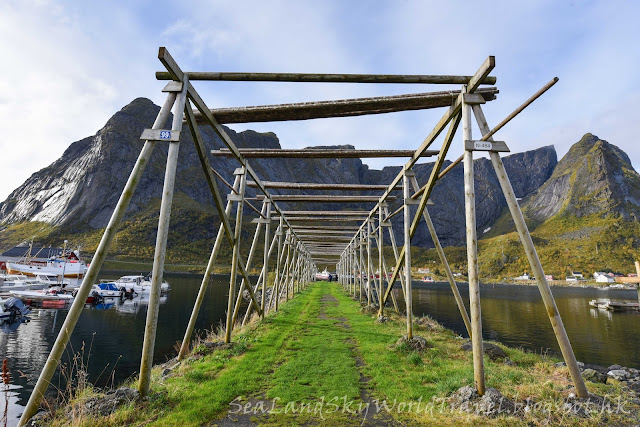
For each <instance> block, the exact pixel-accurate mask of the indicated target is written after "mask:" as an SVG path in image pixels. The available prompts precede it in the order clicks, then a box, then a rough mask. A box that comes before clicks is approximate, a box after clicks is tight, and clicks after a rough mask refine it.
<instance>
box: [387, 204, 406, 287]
mask: <svg viewBox="0 0 640 427" xmlns="http://www.w3.org/2000/svg"><path fill="white" fill-rule="evenodd" d="M403 209H404V206H403ZM384 213H385V216H387V217H388V216H389V208H388V207H385V208H384ZM389 240H391V248H392V249H393V256H394V259H395V260H396V264H398V258H400V255H399V254H398V244H397V243H396V236H395V235H394V234H393V225H391V221H389ZM403 271H404V269H403ZM398 277H399V278H400V289H401V290H402V297H403V298H406V295H405V292H404V290H405V288H406V286H405V283H404V277H403V276H402V274H398ZM387 280H388V279H387ZM389 286H393V284H391V283H390V284H389ZM392 294H393V292H392ZM394 299H395V297H394Z"/></svg>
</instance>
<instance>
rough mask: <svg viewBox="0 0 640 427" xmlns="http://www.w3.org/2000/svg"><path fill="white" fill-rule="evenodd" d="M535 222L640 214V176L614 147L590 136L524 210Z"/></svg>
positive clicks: (628, 216)
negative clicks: (563, 216)
mask: <svg viewBox="0 0 640 427" xmlns="http://www.w3.org/2000/svg"><path fill="white" fill-rule="evenodd" d="M524 211H525V213H526V215H527V216H528V217H529V218H531V219H533V220H534V221H536V222H542V221H546V220H548V219H550V218H552V217H554V216H555V215H565V216H575V217H583V216H587V215H592V214H602V215H606V214H612V213H614V214H618V215H620V216H621V217H622V218H624V219H630V218H632V217H637V216H638V214H640V175H638V173H637V172H636V171H635V170H634V169H633V167H632V166H631V161H630V160H629V157H628V156H627V155H626V153H624V152H623V151H622V150H620V149H619V148H618V147H616V146H615V145H613V144H610V143H608V142H607V141H604V140H601V139H600V138H598V137H597V136H595V135H592V134H590V133H587V134H586V135H584V136H583V137H582V139H581V140H580V141H578V142H577V143H575V144H574V145H573V146H572V147H571V149H570V150H569V152H568V153H567V154H566V155H565V156H564V157H563V158H562V160H561V161H560V162H559V163H558V165H557V166H556V168H555V170H554V171H553V174H552V175H551V177H550V178H549V179H548V180H547V181H546V182H545V183H544V184H543V185H542V186H541V187H540V189H539V190H538V191H537V192H536V194H535V195H534V196H533V197H531V198H530V199H529V200H528V201H527V202H526V204H525V206H524Z"/></svg>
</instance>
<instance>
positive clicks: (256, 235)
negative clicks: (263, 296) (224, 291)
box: [231, 199, 268, 325]
mask: <svg viewBox="0 0 640 427" xmlns="http://www.w3.org/2000/svg"><path fill="white" fill-rule="evenodd" d="M267 200H268V199H264V201H263V202H262V210H261V211H260V215H264V214H265V212H266V201H267ZM259 219H262V217H260V218H259ZM261 231H262V221H258V225H257V226H256V231H255V233H254V235H253V240H252V241H251V248H250V249H249V256H248V257H247V265H246V267H245V268H246V269H247V270H249V269H250V268H251V265H252V264H253V255H254V254H255V251H256V247H257V246H258V239H259V238H260V232H261ZM245 286H249V287H250V286H251V284H247V282H246V280H245V279H244V278H243V279H242V281H241V282H240V288H239V289H238V297H237V298H236V303H235V306H234V308H233V318H232V320H231V323H232V324H233V325H235V324H236V319H237V317H238V312H239V311H240V303H241V302H242V292H243V291H244V288H245ZM261 314H262V313H261Z"/></svg>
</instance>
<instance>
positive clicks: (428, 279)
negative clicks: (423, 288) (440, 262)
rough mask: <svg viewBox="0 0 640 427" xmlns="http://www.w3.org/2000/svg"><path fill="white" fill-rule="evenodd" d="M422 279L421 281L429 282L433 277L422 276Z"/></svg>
mask: <svg viewBox="0 0 640 427" xmlns="http://www.w3.org/2000/svg"><path fill="white" fill-rule="evenodd" d="M422 281H423V282H429V283H430V282H433V277H431V276H424V277H423V278H422Z"/></svg>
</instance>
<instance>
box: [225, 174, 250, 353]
mask: <svg viewBox="0 0 640 427" xmlns="http://www.w3.org/2000/svg"><path fill="white" fill-rule="evenodd" d="M234 173H236V174H240V192H239V194H233V195H230V196H229V198H230V200H233V201H235V202H236V226H235V229H234V233H233V252H232V255H231V277H230V278H229V301H228V304H227V330H226V331H225V334H224V342H226V343H230V342H231V331H232V330H233V307H234V301H235V295H236V281H237V273H238V263H239V262H240V233H241V231H242V208H243V206H244V192H245V188H246V183H247V168H246V167H242V168H240V169H238V170H236V171H235V172H234Z"/></svg>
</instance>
